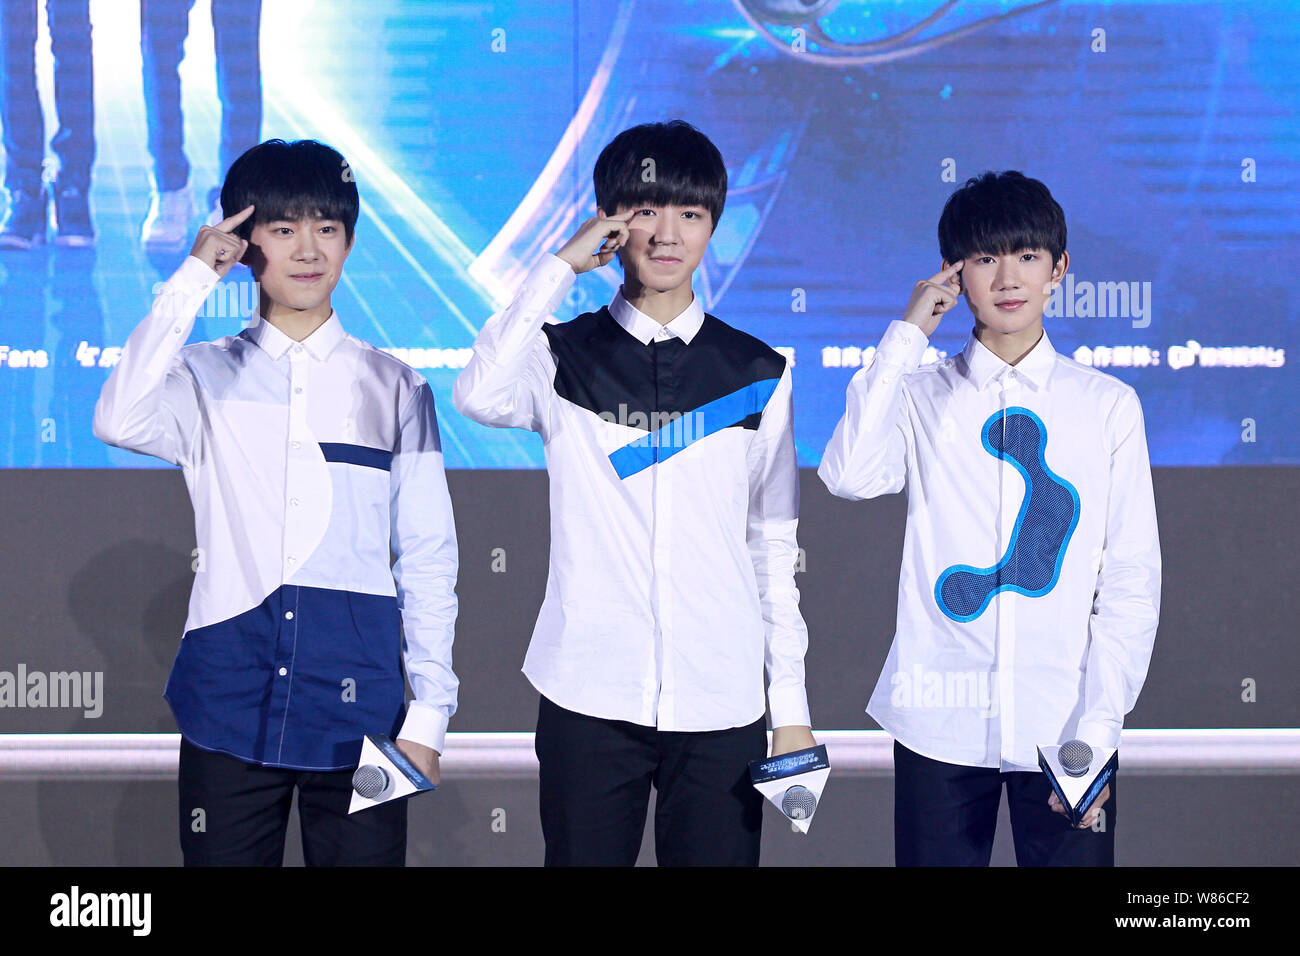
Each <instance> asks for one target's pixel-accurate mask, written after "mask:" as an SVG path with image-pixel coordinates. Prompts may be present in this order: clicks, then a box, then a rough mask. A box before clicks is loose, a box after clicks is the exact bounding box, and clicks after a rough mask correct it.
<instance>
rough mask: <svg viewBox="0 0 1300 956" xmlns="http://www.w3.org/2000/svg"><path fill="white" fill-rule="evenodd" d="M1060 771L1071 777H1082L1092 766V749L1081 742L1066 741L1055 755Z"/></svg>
mask: <svg viewBox="0 0 1300 956" xmlns="http://www.w3.org/2000/svg"><path fill="white" fill-rule="evenodd" d="M1057 756H1058V757H1059V758H1060V761H1061V769H1062V770H1064V771H1065V772H1066V773H1068V774H1069V775H1070V776H1071V777H1082V776H1083V775H1084V774H1085V773H1087V772H1088V768H1089V767H1091V766H1092V748H1091V747H1089V746H1088V745H1087V744H1085V743H1084V742H1083V741H1082V740H1067V741H1066V742H1065V743H1063V744H1062V745H1061V750H1060V753H1059V754H1058V755H1057Z"/></svg>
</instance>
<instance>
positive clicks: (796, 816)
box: [781, 786, 817, 820]
mask: <svg viewBox="0 0 1300 956" xmlns="http://www.w3.org/2000/svg"><path fill="white" fill-rule="evenodd" d="M816 811H817V797H816V796H815V795H814V794H813V792H812V791H811V790H809V789H808V788H807V787H800V786H794V787H791V788H790V789H789V790H787V791H786V792H785V796H783V797H782V798H781V812H782V813H784V814H785V815H786V816H787V817H789V818H790V819H791V820H807V819H808V818H809V817H810V816H812V815H813V814H814V813H815V812H816Z"/></svg>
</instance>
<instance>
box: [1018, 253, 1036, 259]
mask: <svg viewBox="0 0 1300 956" xmlns="http://www.w3.org/2000/svg"><path fill="white" fill-rule="evenodd" d="M1020 258H1021V259H1022V260H1025V261H1030V260H1033V259H1037V258H1038V253H1036V252H1023V253H1021V254H1020Z"/></svg>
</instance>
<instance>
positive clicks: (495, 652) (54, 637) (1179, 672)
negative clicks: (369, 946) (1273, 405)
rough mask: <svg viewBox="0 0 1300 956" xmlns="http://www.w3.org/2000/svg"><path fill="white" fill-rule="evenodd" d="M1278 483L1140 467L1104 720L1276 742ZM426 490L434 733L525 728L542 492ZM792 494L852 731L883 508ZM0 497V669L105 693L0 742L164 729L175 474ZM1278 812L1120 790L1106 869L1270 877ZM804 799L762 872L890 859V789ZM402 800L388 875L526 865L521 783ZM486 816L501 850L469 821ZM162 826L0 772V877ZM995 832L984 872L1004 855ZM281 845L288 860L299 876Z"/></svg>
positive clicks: (1281, 856) (882, 605)
mask: <svg viewBox="0 0 1300 956" xmlns="http://www.w3.org/2000/svg"><path fill="white" fill-rule="evenodd" d="M1298 478H1300V470H1298V469H1294V468H1229V467H1224V468H1166V469H1156V471H1155V489H1156V503H1157V508H1158V510H1159V515H1160V534H1161V543H1162V549H1163V552H1164V565H1165V574H1164V581H1165V584H1164V593H1163V607H1162V613H1161V622H1160V632H1159V635H1158V637H1157V639H1156V649H1155V656H1154V659H1153V661H1152V665H1151V671H1150V674H1149V676H1148V678H1147V684H1146V688H1145V690H1144V691H1143V695H1142V698H1141V699H1140V701H1139V702H1138V705H1137V708H1136V709H1135V710H1134V712H1133V713H1132V714H1131V715H1130V716H1129V718H1128V721H1127V723H1126V726H1128V727H1135V728H1136V727H1144V728H1145V727H1295V726H1300V686H1298V685H1300V680H1298V679H1297V675H1300V666H1298V665H1300V646H1298V643H1297V641H1296V630H1297V628H1296V610H1297V591H1298V590H1300V587H1298V585H1297V582H1296V581H1295V580H1294V575H1295V571H1296V545H1295V542H1296V540H1297V524H1298V523H1300V522H1298V520H1297V514H1296V510H1297V509H1296V504H1297V500H1298V497H1300V496H1297V485H1298V483H1300V482H1298ZM449 480H450V484H451V493H452V498H453V502H454V504H455V507H456V523H457V528H458V532H459V537H460V553H461V574H460V584H459V586H458V589H457V590H458V593H459V595H460V609H461V610H460V624H459V627H458V634H457V642H456V670H457V673H458V674H459V676H460V679H461V695H460V700H461V703H460V711H459V713H458V714H457V716H456V717H455V718H454V720H453V722H452V727H451V729H452V730H453V731H503V730H531V729H532V728H533V724H534V721H535V718H536V707H537V695H536V693H535V692H534V691H533V690H532V688H531V687H530V686H529V684H528V683H527V681H526V680H525V679H524V678H523V676H522V675H521V674H520V673H519V666H520V664H521V662H522V660H523V654H524V649H525V647H526V646H527V642H528V636H529V633H530V631H531V627H532V622H533V618H534V615H535V614H536V610H537V607H538V605H539V603H540V601H541V597H542V593H543V590H544V587H545V580H546V553H547V540H548V533H547V524H548V515H547V501H546V483H547V476H546V474H545V473H544V472H537V471H455V472H451V473H450V475H449ZM802 486H803V503H802V517H801V522H800V536H799V537H800V543H801V545H802V546H803V547H804V548H805V549H806V552H807V570H806V571H805V572H803V573H801V574H800V575H799V577H798V582H799V588H800V592H801V606H802V608H803V612H804V616H805V618H806V620H807V622H808V627H809V632H810V647H809V653H808V658H807V665H808V692H809V698H810V701H811V706H812V712H813V720H814V722H815V725H816V727H819V728H823V729H858V728H870V729H875V726H876V725H875V724H874V722H873V721H871V719H870V718H868V717H867V716H866V714H865V713H863V710H862V708H863V706H864V705H865V703H866V699H867V696H868V694H869V692H870V689H871V687H872V685H873V683H874V681H875V678H876V675H877V674H878V672H879V669H880V666H881V664H882V663H883V661H884V657H885V652H886V650H887V648H888V645H889V641H890V638H891V636H892V631H893V623H894V605H895V597H896V588H897V581H898V567H899V561H900V556H901V549H902V540H903V524H904V518H905V508H906V501H905V499H904V498H903V496H902V495H895V496H891V497H888V498H884V499H878V500H875V501H871V502H847V501H842V500H839V499H836V498H834V497H832V496H831V495H830V494H829V493H827V492H826V490H825V489H824V488H823V487H822V485H821V483H820V481H818V479H817V476H816V474H815V472H813V471H810V470H805V471H804V472H803V473H802ZM0 492H2V493H3V496H4V502H5V507H4V525H5V528H4V536H3V540H4V548H3V553H2V554H0V601H3V608H4V611H5V613H4V616H3V643H2V645H0V670H8V671H13V670H14V669H15V668H16V667H17V665H18V664H19V663H23V664H25V665H26V666H27V668H28V669H29V670H42V671H65V670H82V671H102V672H103V673H104V685H105V686H104V708H103V714H102V716H100V717H99V718H97V719H88V718H86V717H84V716H83V715H82V714H81V713H80V712H79V711H75V712H74V711H69V710H53V709H43V710H27V709H21V710H15V709H7V708H6V709H3V710H0V733H36V732H51V733H69V732H90V733H127V732H144V733H150V732H152V733H157V732H167V733H174V732H175V729H176V728H175V724H174V723H173V721H172V719H171V715H170V713H169V711H168V709H167V706H166V703H165V701H163V699H162V696H161V694H162V688H163V685H164V683H165V681H166V677H167V672H168V669H169V668H170V665H171V660H172V658H173V656H174V654H175V651H176V646H177V642H178V640H179V637H180V633H181V629H182V627H183V625H184V620H185V609H186V601H187V597H188V593H189V587H190V582H191V575H192V572H191V570H190V564H191V560H192V558H191V551H192V549H193V548H194V532H193V520H192V513H191V511H190V507H189V500H188V497H187V495H186V490H185V485H184V481H183V480H182V478H181V475H180V472H179V471H178V470H175V469H135V470H43V471H28V470H5V471H0ZM495 548H504V549H505V558H506V571H505V572H504V573H494V572H493V571H492V561H493V549H495ZM1246 678H1253V679H1254V681H1255V682H1256V686H1257V700H1256V702H1254V703H1245V702H1243V701H1242V699H1241V697H1242V681H1243V680H1244V679H1246ZM1297 796H1300V776H1286V775H1267V774H1266V775H1254V776H1234V775H1226V776H1218V775H1188V776H1182V777H1164V776H1159V777H1158V776H1151V777H1140V776H1137V775H1129V776H1128V777H1121V782H1120V785H1119V790H1118V800H1119V805H1118V808H1117V814H1118V821H1117V830H1116V833H1117V840H1118V843H1117V854H1118V857H1119V862H1120V863H1121V864H1130V865H1138V864H1166V863H1173V864H1229V863H1242V864H1263V863H1294V862H1296V861H1297V860H1300V827H1297V826H1296V825H1295V824H1294V822H1293V819H1292V817H1293V808H1294V807H1295V806H1296V805H1297ZM827 797H828V799H827V800H826V802H825V804H824V809H823V811H822V813H821V814H819V816H818V826H817V827H816V828H815V830H814V832H813V834H812V835H811V836H810V837H809V838H795V837H794V835H793V834H790V833H787V832H784V829H783V828H782V827H780V826H779V825H777V823H776V822H775V819H774V818H772V817H769V818H768V821H769V822H768V825H767V831H766V833H765V837H764V861H765V862H767V863H810V864H814V863H815V864H824V863H839V864H856V863H868V864H888V863H890V862H891V861H892V827H891V822H890V821H891V818H890V814H891V812H892V787H891V781H890V779H889V778H888V777H879V778H859V779H847V778H844V779H833V780H832V784H831V788H830V789H829V790H828V792H827ZM422 800H423V802H422V803H421V802H417V803H414V804H413V805H412V830H411V842H410V847H411V850H410V860H411V862H412V863H432V864H440V863H441V864H484V863H488V864H501V863H526V864H533V863H537V862H539V861H540V859H541V837H540V832H539V830H538V826H537V821H536V783H535V782H534V781H527V780H524V781H520V780H502V781H488V780H474V781H463V782H455V783H449V784H448V785H447V786H445V787H444V788H443V789H442V790H441V791H440V792H439V793H438V794H436V795H434V796H432V797H429V798H422ZM497 810H504V811H505V818H506V821H507V822H506V831H505V832H504V833H500V832H495V831H494V830H493V829H492V827H491V822H492V819H493V813H494V811H497ZM1005 812H1006V811H1005V806H1004V808H1003V814H1004V817H1005ZM499 816H500V814H499V813H498V814H497V817H499ZM175 818H176V810H175V787H174V784H171V783H167V782H150V783H122V782H111V781H97V782H85V783H80V782H74V781H69V780H58V781H56V780H49V781H39V782H19V781H12V780H10V781H6V780H4V779H3V778H0V847H4V848H5V849H4V850H3V851H0V853H3V858H2V859H0V862H3V863H11V864H38V865H43V864H67V865H80V864H100V865H112V864H127V863H138V864H164V865H165V864H171V863H176V862H179V851H178V849H177V841H176V834H175V827H176V823H175ZM1206 820H1210V821H1213V823H1212V825H1209V826H1207V825H1206V824H1205V822H1204V821H1206ZM1190 821H1199V822H1197V823H1195V824H1189V822H1190ZM1005 829H1006V828H1005V826H1004V827H1002V828H1001V831H1000V833H999V843H998V849H997V852H996V856H995V862H1011V861H1012V859H1013V856H1012V853H1011V850H1010V843H1009V840H1007V839H1006V837H1007V834H1006V832H1005ZM649 839H650V834H649V828H647V840H649ZM648 845H649V844H648V843H647V846H648ZM296 847H297V844H296V842H293V843H291V848H290V854H289V859H290V861H294V860H299V859H300V857H299V856H297V849H296ZM643 859H647V860H648V859H651V857H649V856H644V855H643Z"/></svg>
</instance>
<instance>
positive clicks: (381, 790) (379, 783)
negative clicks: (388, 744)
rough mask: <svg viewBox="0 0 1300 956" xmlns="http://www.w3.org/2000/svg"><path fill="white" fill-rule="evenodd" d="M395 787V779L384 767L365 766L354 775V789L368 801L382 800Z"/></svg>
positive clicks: (359, 768)
mask: <svg viewBox="0 0 1300 956" xmlns="http://www.w3.org/2000/svg"><path fill="white" fill-rule="evenodd" d="M392 786H393V778H392V777H391V776H390V775H389V773H388V771H387V770H385V769H384V768H383V767H380V766H376V765H375V764H372V763H368V764H363V765H362V766H360V767H358V768H357V772H356V773H354V774H353V775H352V789H353V790H355V791H356V792H357V793H359V794H360V795H361V796H363V797H365V798H366V799H367V800H376V801H378V800H381V799H382V798H383V797H384V796H385V795H386V794H387V793H388V792H389V791H390V790H391V789H392Z"/></svg>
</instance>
